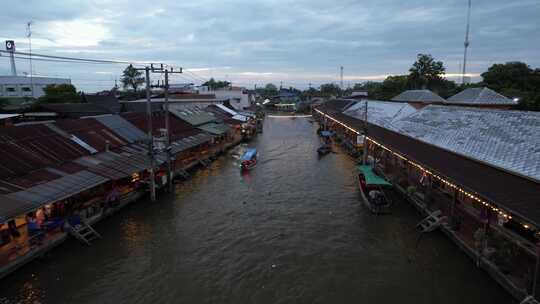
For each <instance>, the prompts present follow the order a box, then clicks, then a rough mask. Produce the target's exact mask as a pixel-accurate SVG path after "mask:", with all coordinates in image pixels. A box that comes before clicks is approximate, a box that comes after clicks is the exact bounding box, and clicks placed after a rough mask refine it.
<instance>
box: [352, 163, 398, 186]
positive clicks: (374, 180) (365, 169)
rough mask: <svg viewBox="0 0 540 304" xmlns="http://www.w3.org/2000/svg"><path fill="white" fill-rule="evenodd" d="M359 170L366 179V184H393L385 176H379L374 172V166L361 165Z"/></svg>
mask: <svg viewBox="0 0 540 304" xmlns="http://www.w3.org/2000/svg"><path fill="white" fill-rule="evenodd" d="M358 171H360V172H361V173H362V174H363V175H364V178H365V179H366V185H379V186H391V185H392V184H390V183H389V182H387V181H386V180H385V179H384V178H382V177H380V176H378V175H377V174H375V172H373V167H371V166H368V165H359V166H358Z"/></svg>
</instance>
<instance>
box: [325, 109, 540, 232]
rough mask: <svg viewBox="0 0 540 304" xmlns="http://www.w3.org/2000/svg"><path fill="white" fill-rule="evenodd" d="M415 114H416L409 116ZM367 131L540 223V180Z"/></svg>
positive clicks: (355, 124)
mask: <svg viewBox="0 0 540 304" xmlns="http://www.w3.org/2000/svg"><path fill="white" fill-rule="evenodd" d="M430 107H432V106H430ZM426 108H429V107H426ZM447 108H449V107H447ZM465 109H466V108H465ZM321 110H322V111H323V112H325V113H327V114H328V115H331V116H332V117H333V118H335V119H337V120H339V121H341V122H343V123H345V124H347V125H348V126H351V127H352V128H354V129H356V130H361V129H362V127H363V123H362V121H360V120H358V119H355V118H353V117H350V116H348V115H345V114H343V113H341V112H339V111H336V110H333V109H329V108H321ZM506 112H509V111H506ZM526 113H527V112H526ZM412 116H414V115H411V116H409V117H408V118H410V117H412ZM536 121H538V119H536ZM368 132H369V134H370V136H371V137H372V138H374V139H375V140H377V141H378V142H380V143H383V144H384V145H386V146H387V147H389V148H391V149H392V150H393V151H397V152H399V153H401V154H402V155H405V156H407V157H408V158H410V159H412V160H413V161H416V162H417V163H419V164H422V165H424V166H426V167H427V168H429V169H431V170H435V171H436V172H438V173H439V174H442V175H444V176H446V177H447V178H449V179H450V180H451V181H453V182H455V183H457V184H459V185H462V186H464V187H465V188H466V189H468V190H469V191H473V193H478V194H479V195H481V196H483V197H484V198H485V199H487V200H489V201H491V202H493V203H495V204H498V205H499V206H500V207H503V208H505V209H506V211H509V212H511V213H514V214H516V215H519V216H520V217H522V218H524V219H525V220H528V221H531V222H532V223H536V225H539V224H540V209H539V208H538V193H540V183H538V182H535V181H532V180H531V179H526V178H523V177H520V176H517V175H515V174H512V173H509V172H508V171H503V170H499V169H497V168H495V167H493V166H489V165H486V164H485V163H482V162H478V161H475V160H473V159H471V158H467V157H464V156H462V155H461V154H458V153H454V152H451V151H449V150H446V149H442V148H441V147H438V146H436V145H432V144H429V143H426V142H424V141H422V140H418V139H415V138H413V137H410V136H406V135H403V134H400V133H397V132H395V131H392V130H388V129H386V128H383V127H380V126H377V125H373V124H369V131H368Z"/></svg>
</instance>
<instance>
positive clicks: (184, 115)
mask: <svg viewBox="0 0 540 304" xmlns="http://www.w3.org/2000/svg"><path fill="white" fill-rule="evenodd" d="M169 110H170V111H171V113H172V114H174V115H175V116H176V117H178V118H180V119H182V120H184V121H187V122H188V123H189V124H191V125H192V126H195V127H198V126H200V125H203V124H206V123H209V122H213V121H216V117H215V116H214V115H213V114H212V113H209V112H206V111H204V110H203V109H202V108H200V107H196V106H187V105H177V104H176V105H170V106H169Z"/></svg>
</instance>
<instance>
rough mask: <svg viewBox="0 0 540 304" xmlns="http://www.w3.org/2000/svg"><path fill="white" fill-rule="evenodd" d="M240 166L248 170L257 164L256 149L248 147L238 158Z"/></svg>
mask: <svg viewBox="0 0 540 304" xmlns="http://www.w3.org/2000/svg"><path fill="white" fill-rule="evenodd" d="M240 161H241V163H240V168H241V169H242V170H250V169H252V168H253V167H255V166H256V165H257V149H255V148H249V149H247V150H246V152H244V154H243V155H242V157H241V158H240Z"/></svg>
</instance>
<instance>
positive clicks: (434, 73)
mask: <svg viewBox="0 0 540 304" xmlns="http://www.w3.org/2000/svg"><path fill="white" fill-rule="evenodd" d="M444 71H445V68H444V65H443V63H442V61H435V59H433V56H431V55H429V54H418V56H417V58H416V62H415V63H413V65H412V67H411V68H410V69H409V72H410V74H409V81H410V84H411V85H413V87H414V88H416V89H431V88H432V87H434V86H436V85H438V84H440V82H441V81H443V79H444V78H443V76H444Z"/></svg>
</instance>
